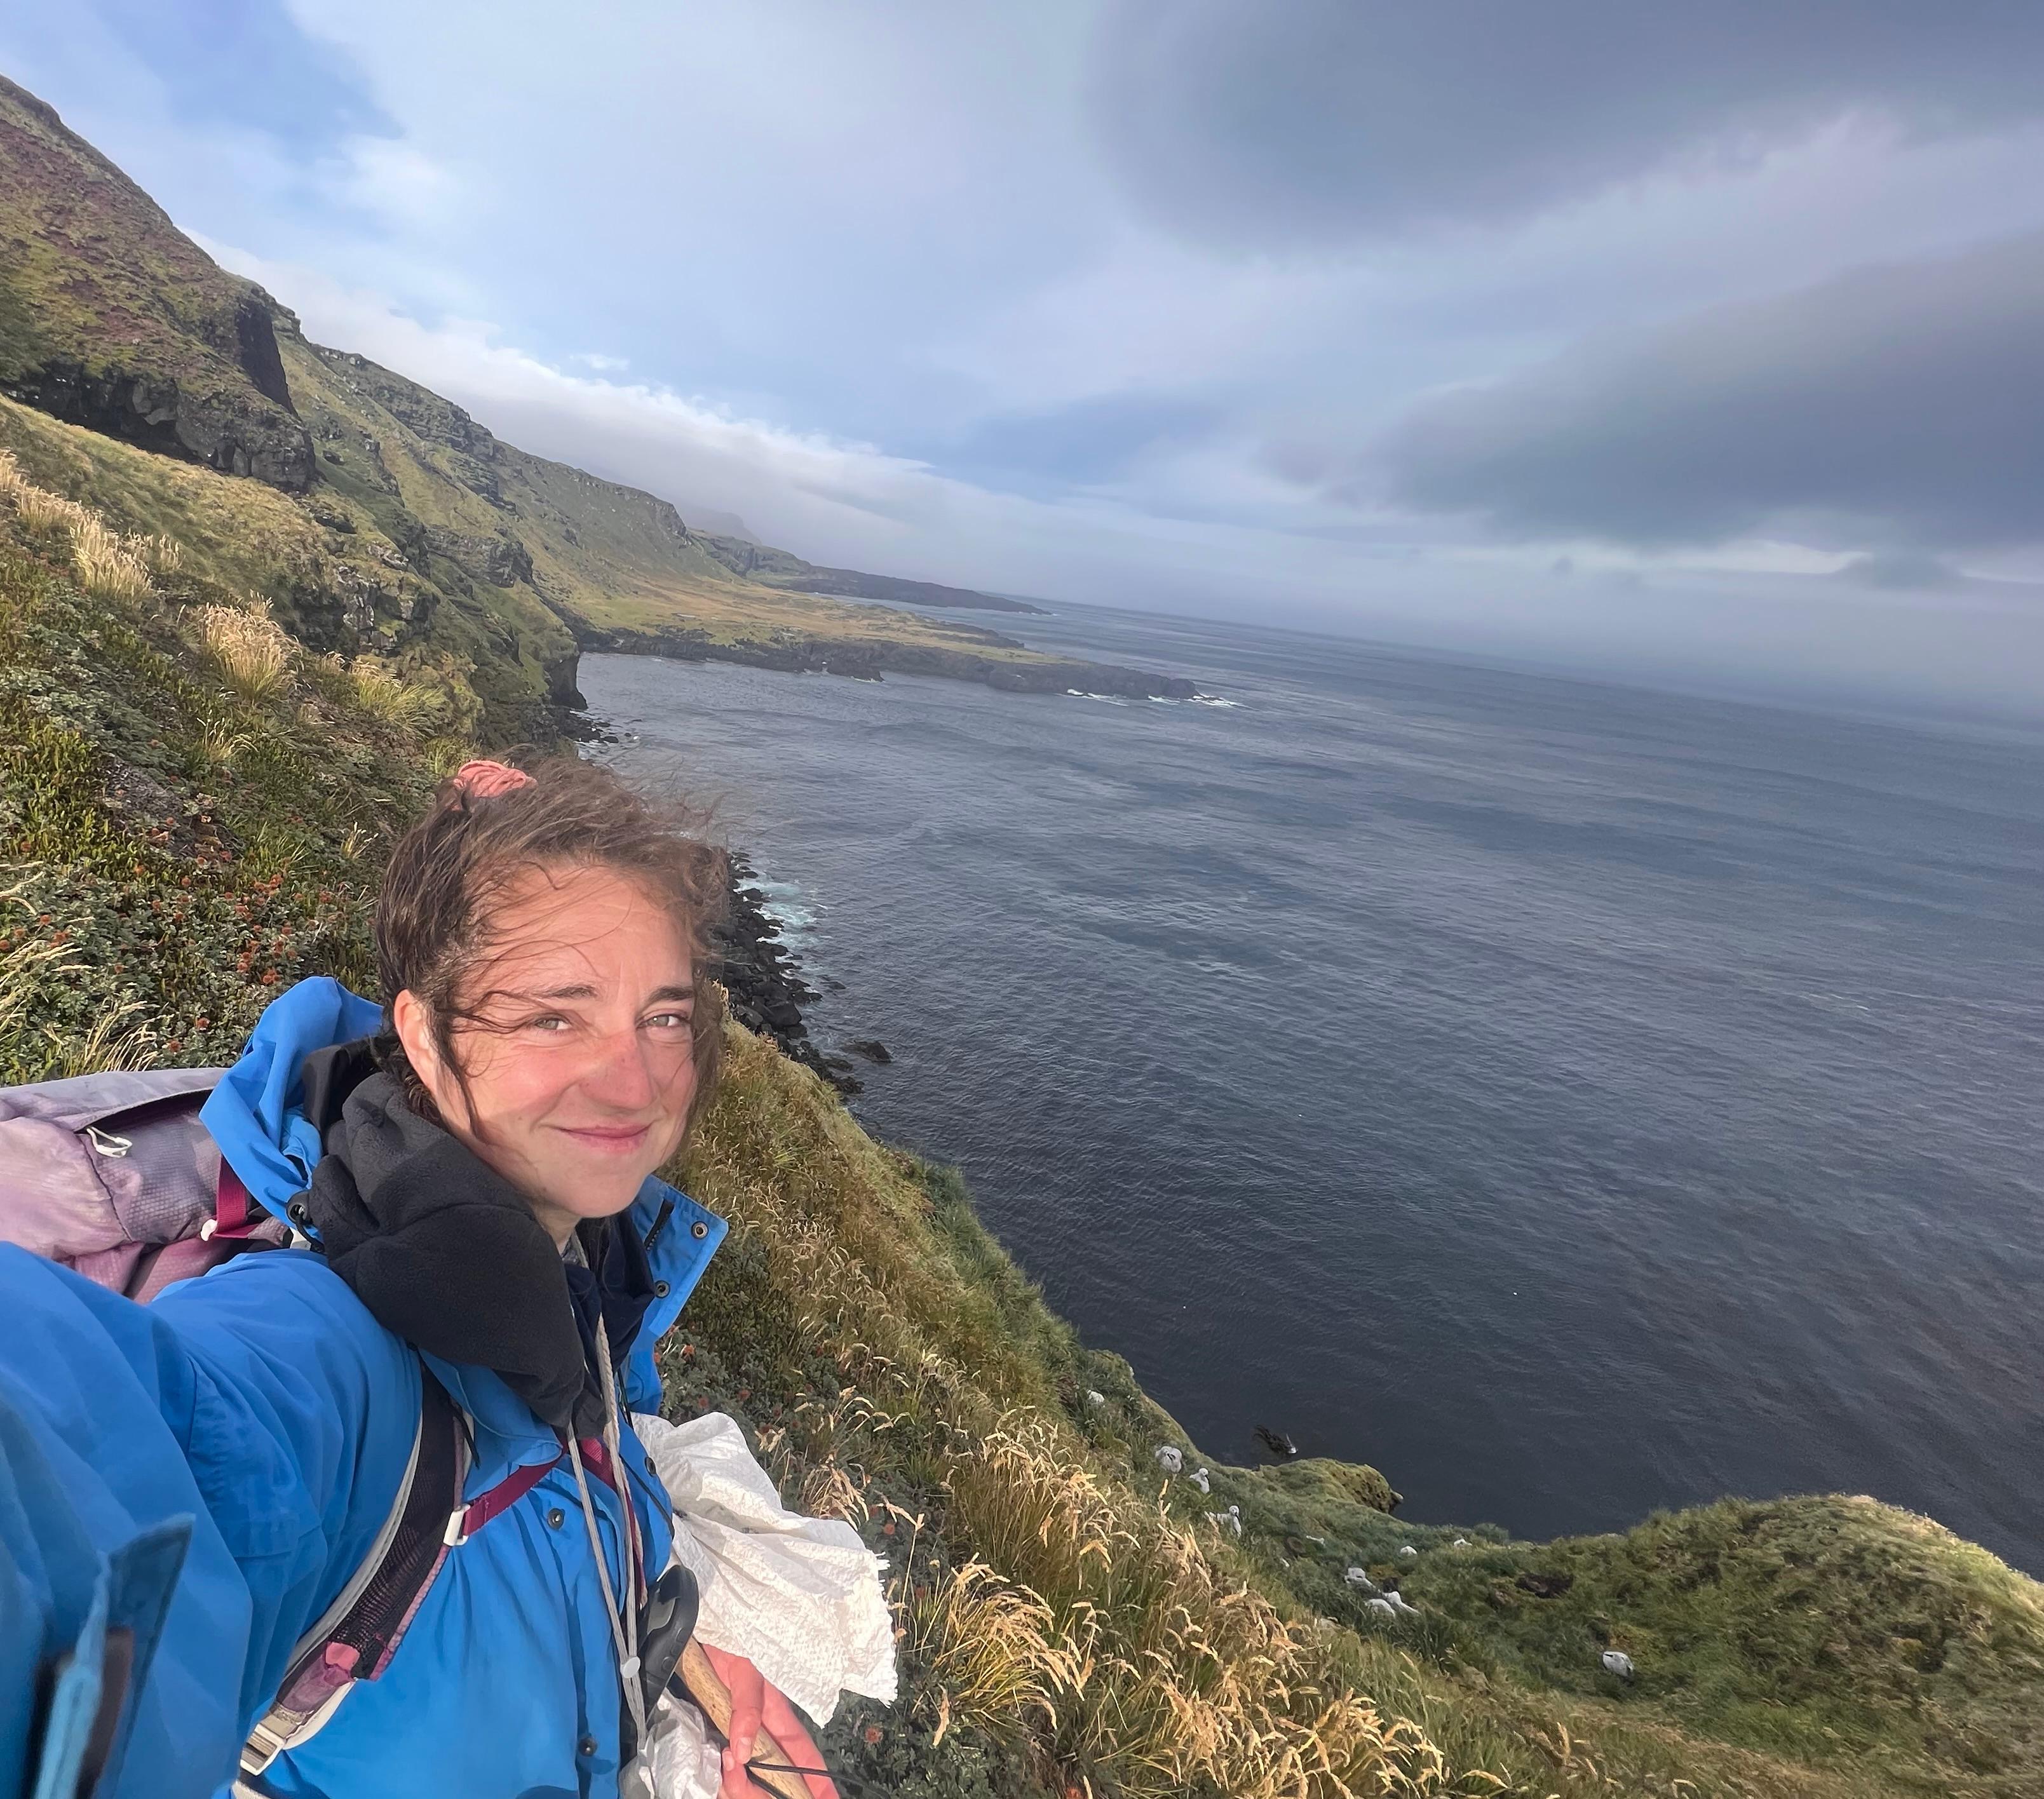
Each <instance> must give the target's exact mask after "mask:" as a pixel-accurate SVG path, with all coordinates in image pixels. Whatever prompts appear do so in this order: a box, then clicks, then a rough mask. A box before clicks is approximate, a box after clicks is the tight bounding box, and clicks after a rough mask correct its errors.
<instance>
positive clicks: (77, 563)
mask: <svg viewBox="0 0 2044 1799" xmlns="http://www.w3.org/2000/svg"><path fill="white" fill-rule="evenodd" d="M0 497H5V498H6V499H8V500H9V501H12V502H13V508H14V516H16V517H17V519H19V520H21V523H22V524H24V525H25V526H26V527H28V528H29V530H31V531H52V530H59V529H61V530H63V531H67V532H69V533H70V535H71V570H72V572H73V573H75V575H76V576H77V577H78V581H79V586H80V587H82V588H83V589H84V590H85V591H86V593H90V594H94V595H97V596H101V597H104V598H107V599H113V600H140V599H142V598H144V597H145V596H147V595H148V593H150V592H151V591H152V587H153V584H152V581H151V580H150V567H151V563H152V560H153V561H156V562H158V566H164V570H165V572H166V573H168V572H169V570H171V569H175V567H176V566H177V558H178V551H177V547H176V546H175V544H171V543H168V542H167V539H147V538H136V537H124V536H122V535H121V534H120V533H119V532H118V531H112V530H109V528H108V527H107V524H106V520H103V519H102V518H101V516H99V514H98V513H97V512H94V511H93V510H92V509H91V508H90V507H86V506H81V505H79V504H78V503H77V501H74V500H67V499H65V498H63V497H62V496H61V495H60V494H56V493H49V492H48V491H46V490H45V489H43V488H40V487H38V486H37V485H36V484H35V483H34V482H33V481H30V480H29V478H27V477H26V476H25V475H24V474H22V472H21V464H20V462H17V460H16V459H15V458H14V456H13V453H12V452H11V451H0ZM159 546H160V547H159ZM166 553H167V558H168V560H167V565H166V564H164V562H163V561H162V558H164V556H165V555H166Z"/></svg>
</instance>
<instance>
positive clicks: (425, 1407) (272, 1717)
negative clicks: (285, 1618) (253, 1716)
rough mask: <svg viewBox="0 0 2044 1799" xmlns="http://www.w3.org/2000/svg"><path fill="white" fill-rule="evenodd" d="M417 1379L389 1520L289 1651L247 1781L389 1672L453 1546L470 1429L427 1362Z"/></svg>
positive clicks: (247, 1758) (258, 1731)
mask: <svg viewBox="0 0 2044 1799" xmlns="http://www.w3.org/2000/svg"><path fill="white" fill-rule="evenodd" d="M419 1373H420V1391H419V1424H418V1430H417V1434H416V1435H415V1436H414V1437H413V1440H412V1454H411V1459H410V1460H409V1462H408V1463H406V1465H405V1475H404V1478H403V1479H401V1481H399V1482H398V1494H397V1498H395V1499H394V1500H393V1501H392V1502H391V1506H390V1515H389V1516H388V1517H386V1518H385V1519H384V1521H383V1527H382V1529H381V1530H379V1531H378V1532H377V1535H376V1540H375V1542H374V1543H372V1544H371V1545H370V1548H369V1552H368V1554H367V1555H365V1556H363V1559H362V1563H361V1565H360V1566H359V1567H357V1568H356V1569H355V1573H354V1574H353V1575H352V1577H351V1578H349V1580H348V1583H347V1585H346V1586H344V1587H343V1588H342V1589H341V1590H340V1593H339V1594H337V1595H336V1597H335V1599H334V1601H333V1603H332V1605H329V1606H328V1607H327V1609H326V1610H325V1613H323V1614H321V1617H320V1618H319V1620H318V1621H317V1622H316V1623H315V1624H313V1627H312V1628H310V1629H309V1630H308V1631H307V1632H305V1635H304V1636H302V1637H300V1638H299V1639H298V1643H297V1644H296V1645H295V1646H294V1647H293V1649H292V1651H291V1659H290V1662H289V1663H288V1664H287V1665H286V1669H285V1673H284V1678H283V1682H282V1685H281V1686H279V1688H278V1690H277V1697H276V1698H275V1700H274V1701H271V1705H270V1709H269V1710H268V1711H267V1712H266V1713H264V1714H263V1717H261V1718H259V1720H257V1721H256V1724H255V1728H254V1729H253V1730H252V1731H251V1732H249V1733H248V1742H247V1743H245V1744H244V1745H243V1747H242V1751H241V1771H242V1773H243V1774H244V1775H256V1774H261V1773H262V1772H263V1770H264V1769H266V1768H267V1767H268V1766H269V1765H270V1764H271V1763H272V1762H274V1761H275V1759H277V1757H278V1756H279V1755H282V1753H283V1752H284V1751H286V1749H289V1748H291V1747H294V1746H295V1745H296V1744H298V1743H303V1742H305V1740H307V1739H309V1737H311V1736H313V1734H314V1733H315V1732H317V1731H318V1730H319V1729H320V1728H321V1727H322V1726H323V1725H325V1723H326V1721H327V1720H328V1719H329V1718H331V1717H332V1716H333V1714H334V1713H335V1711H336V1709H338V1707H339V1706H340V1702H341V1701H342V1700H344V1698H346V1697H348V1690H349V1689H350V1688H351V1687H352V1686H354V1685H355V1682H357V1681H358V1680H375V1678H377V1677H378V1675H380V1674H382V1672H383V1670H384V1669H385V1668H386V1667H389V1666H390V1658H391V1657H392V1656H393V1655H395V1654H396V1653H397V1652H398V1644H399V1643H400V1642H401V1641H402V1640H403V1638H404V1635H405V1629H406V1628H407V1627H408V1626H409V1624H410V1623H411V1621H412V1619H413V1616H414V1615H415V1614H416V1613H417V1611H418V1609H419V1604H420V1601H421V1600H423V1599H424V1598H425V1596H426V1593H427V1591H428V1589H429V1588H430V1587H431V1586H432V1583H433V1579H434V1577H435V1576H436V1575H438V1574H439V1572H440V1566H441V1564H442V1563H444V1561H445V1560H446V1559H447V1554H448V1548H450V1547H451V1545H452V1544H453V1543H454V1542H455V1540H457V1532H458V1531H459V1525H460V1521H461V1520H462V1518H463V1512H464V1508H463V1505H462V1499H461V1490H462V1485H463V1481H464V1480H465V1479H466V1478H467V1473H468V1460H469V1457H468V1434H467V1428H466V1421H465V1420H464V1419H463V1417H462V1414H461V1410H460V1408H459V1406H456V1405H455V1402H454V1400H453V1398H452V1397H451V1395H450V1394H448V1390H447V1389H446V1388H445V1387H443V1386H442V1385H441V1384H440V1382H439V1381H438V1380H436V1379H435V1378H434V1376H433V1372H432V1369H431V1368H429V1367H427V1366H426V1365H425V1363H424V1362H423V1361H421V1363H420V1364H419Z"/></svg>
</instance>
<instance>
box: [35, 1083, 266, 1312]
mask: <svg viewBox="0 0 2044 1799" xmlns="http://www.w3.org/2000/svg"><path fill="white" fill-rule="evenodd" d="M225 1072H227V1071H226V1070H225V1068H153V1069H150V1070H148V1071H147V1072H138V1073H125V1072H119V1073H107V1074H89V1075H79V1076H77V1077H76V1078H75V1079H74V1080H48V1081H43V1082H40V1083H39V1084H37V1085H35V1086H33V1087H0V1243H17V1244H19V1245H21V1247H22V1248H23V1249H33V1251H34V1252H36V1253H37V1255H39V1256H48V1258H49V1259H50V1260H52V1261H53V1262H60V1263H62V1264H63V1265H64V1267H66V1268H73V1269H75V1270H76V1271H77V1272H79V1274H82V1275H84V1276H85V1278H86V1279H87V1280H90V1281H93V1282H94V1283H97V1284H98V1285H99V1286H101V1287H112V1288H113V1291H115V1292H117V1293H125V1294H126V1295H128V1297H129V1298H131V1299H140V1300H148V1299H153V1298H155V1297H156V1295H157V1294H159V1293H160V1292H161V1291H163V1289H164V1288H165V1287H167V1286H169V1285H170V1283H171V1282H172V1281H174V1280H183V1279H186V1277H187V1276H188V1275H198V1274H204V1273H205V1272H206V1270H207V1269H209V1268H214V1267H217V1265H218V1264H221V1262H224V1261H225V1260H227V1259H228V1257H229V1256H233V1255H236V1254H239V1253H240V1252H241V1251H243V1250H245V1249H269V1248H271V1246H273V1245H277V1244H280V1243H287V1242H289V1241H290V1234H291V1233H290V1230H289V1229H288V1228H287V1227H286V1226H284V1225H282V1223H280V1222H278V1221H277V1220H276V1219H275V1218H271V1217H270V1216H269V1215H268V1214H267V1213H265V1212H264V1211H263V1210H262V1209H261V1208H260V1207H259V1206H255V1204H253V1203H252V1201H251V1200H250V1199H249V1197H248V1189H247V1188H246V1187H244V1186H243V1185H242V1184H241V1182H240V1180H239V1179H238V1178H237V1177H236V1175H235V1172H234V1171H233V1169H232V1168H229V1166H228V1165H227V1164H226V1163H225V1161H224V1160H221V1153H220V1149H219V1146H218V1145H217V1144H215V1143H214V1141H213V1138H212V1137H211V1135H210V1134H209V1133H208V1132H207V1130H206V1126H204V1125H202V1124H201V1123H200V1122H199V1116H198V1109H199V1107H201V1106H202V1105H203V1104H204V1103H205V1102H206V1095H208V1094H209V1093H211V1092H212V1091H213V1087H214V1085H215V1084H216V1083H217V1081H218V1080H219V1079H220V1077H221V1076H222V1075H223V1074H225Z"/></svg>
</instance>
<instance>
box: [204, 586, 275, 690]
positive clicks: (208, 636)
mask: <svg viewBox="0 0 2044 1799" xmlns="http://www.w3.org/2000/svg"><path fill="white" fill-rule="evenodd" d="M197 623H198V634H199V639H200V641H201V642H203V643H204V644H205V645H206V650H207V651H208V653H209V654H210V655H211V656H212V658H213V661H214V662H215V663H216V664H217V666H218V667H219V669H220V672H221V675H222V677H224V678H225V681H226V682H227V685H229V687H231V688H232V689H233V690H234V691H235V692H236V693H238V694H239V695H240V696H241V697H242V698H243V699H244V700H248V701H250V702H251V703H252V704H255V705H259V706H267V705H269V704H272V703H273V702H275V700H279V699H281V698H282V696H284V695H285V694H286V692H288V691H289V690H290V685H291V666H292V664H293V662H294V660H295V659H296V656H297V646H296V645H295V644H294V643H293V642H292V641H291V639H290V638H289V637H287V636H286V635H285V634H284V631H283V629H282V627H281V626H279V624H278V623H277V621H276V620H275V619H274V618H272V617H271V616H270V608H269V607H268V605H267V604H265V603H264V602H263V601H261V600H255V601H252V602H251V603H250V604H248V605H245V606H205V607H202V608H199V611H198V615H197Z"/></svg>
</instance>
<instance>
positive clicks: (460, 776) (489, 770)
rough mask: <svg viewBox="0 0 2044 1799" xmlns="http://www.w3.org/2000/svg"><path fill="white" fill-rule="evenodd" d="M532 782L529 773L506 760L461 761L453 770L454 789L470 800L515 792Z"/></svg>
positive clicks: (489, 798) (487, 798) (488, 798)
mask: <svg viewBox="0 0 2044 1799" xmlns="http://www.w3.org/2000/svg"><path fill="white" fill-rule="evenodd" d="M531 785H532V777H531V776H530V775H528V773H525V771H524V769H514V768H513V767H512V766H511V765H510V764H509V763H508V762H486V761H474V762H463V764H462V765H461V766H460V767H459V768H458V769H455V771H454V786H455V792H457V793H463V794H466V795H467V796H468V797H469V798H470V799H471V800H494V799H495V798H496V797H497V796H498V795H499V794H500V793H515V792H517V791H518V789H519V788H521V787H530V786H531Z"/></svg>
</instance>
